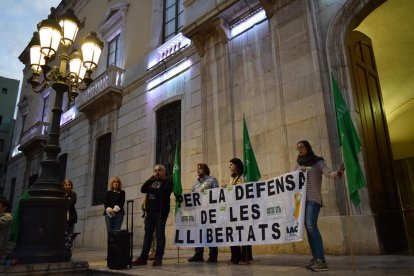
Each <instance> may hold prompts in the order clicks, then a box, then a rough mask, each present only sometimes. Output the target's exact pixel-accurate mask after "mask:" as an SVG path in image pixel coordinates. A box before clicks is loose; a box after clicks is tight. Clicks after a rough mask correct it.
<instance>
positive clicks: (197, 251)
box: [194, 247, 218, 260]
mask: <svg viewBox="0 0 414 276" xmlns="http://www.w3.org/2000/svg"><path fill="white" fill-rule="evenodd" d="M208 249H209V250H210V252H209V254H208V257H209V259H210V260H217V255H218V248H217V247H209V248H208ZM203 254H204V247H196V248H195V254H194V255H195V256H197V257H201V258H202V257H203Z"/></svg>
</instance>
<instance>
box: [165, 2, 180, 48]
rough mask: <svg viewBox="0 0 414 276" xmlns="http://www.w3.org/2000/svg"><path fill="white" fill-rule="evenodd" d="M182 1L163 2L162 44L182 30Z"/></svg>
mask: <svg viewBox="0 0 414 276" xmlns="http://www.w3.org/2000/svg"><path fill="white" fill-rule="evenodd" d="M183 13H184V6H183V0H164V20H163V22H164V24H163V42H166V41H167V40H169V39H170V38H172V37H174V36H175V35H176V34H178V33H179V32H180V31H181V29H182V28H183Z"/></svg>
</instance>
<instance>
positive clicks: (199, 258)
mask: <svg viewBox="0 0 414 276" xmlns="http://www.w3.org/2000/svg"><path fill="white" fill-rule="evenodd" d="M188 261H189V262H190V263H192V262H204V258H203V257H202V256H197V255H194V256H192V257H191V258H190V259H188Z"/></svg>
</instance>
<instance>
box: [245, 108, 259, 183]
mask: <svg viewBox="0 0 414 276" xmlns="http://www.w3.org/2000/svg"><path fill="white" fill-rule="evenodd" d="M243 160H244V180H245V181H246V182H251V181H256V180H259V179H260V177H261V175H260V171H259V167H258V166H257V162H256V157H254V152H253V148H252V144H251V143H250V138H249V131H248V130H247V125H246V119H245V118H244V115H243Z"/></svg>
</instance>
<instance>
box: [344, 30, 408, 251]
mask: <svg viewBox="0 0 414 276" xmlns="http://www.w3.org/2000/svg"><path fill="white" fill-rule="evenodd" d="M348 47H349V53H350V59H351V64H352V74H353V80H354V90H355V95H356V98H357V101H358V103H357V104H358V110H359V112H360V116H361V126H362V134H363V153H364V159H365V171H366V177H367V186H368V191H369V198H370V204H371V208H372V212H373V213H374V216H375V219H376V225H377V232H378V234H379V239H380V244H381V246H382V248H381V249H382V251H383V252H384V253H388V252H396V251H401V250H405V249H406V247H407V243H406V239H405V235H404V233H405V231H404V229H405V227H404V222H403V218H402V211H401V203H400V199H399V194H398V188H397V181H396V179H395V174H394V169H393V158H392V151H391V143H390V139H389V134H388V126H387V121H386V117H385V113H384V110H383V103H382V96H381V87H380V82H379V77H378V72H377V67H376V64H375V57H374V51H373V46H372V43H371V39H370V38H369V37H368V36H366V35H364V34H363V33H361V32H358V31H353V32H352V33H351V35H350V38H349V45H348Z"/></svg>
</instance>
